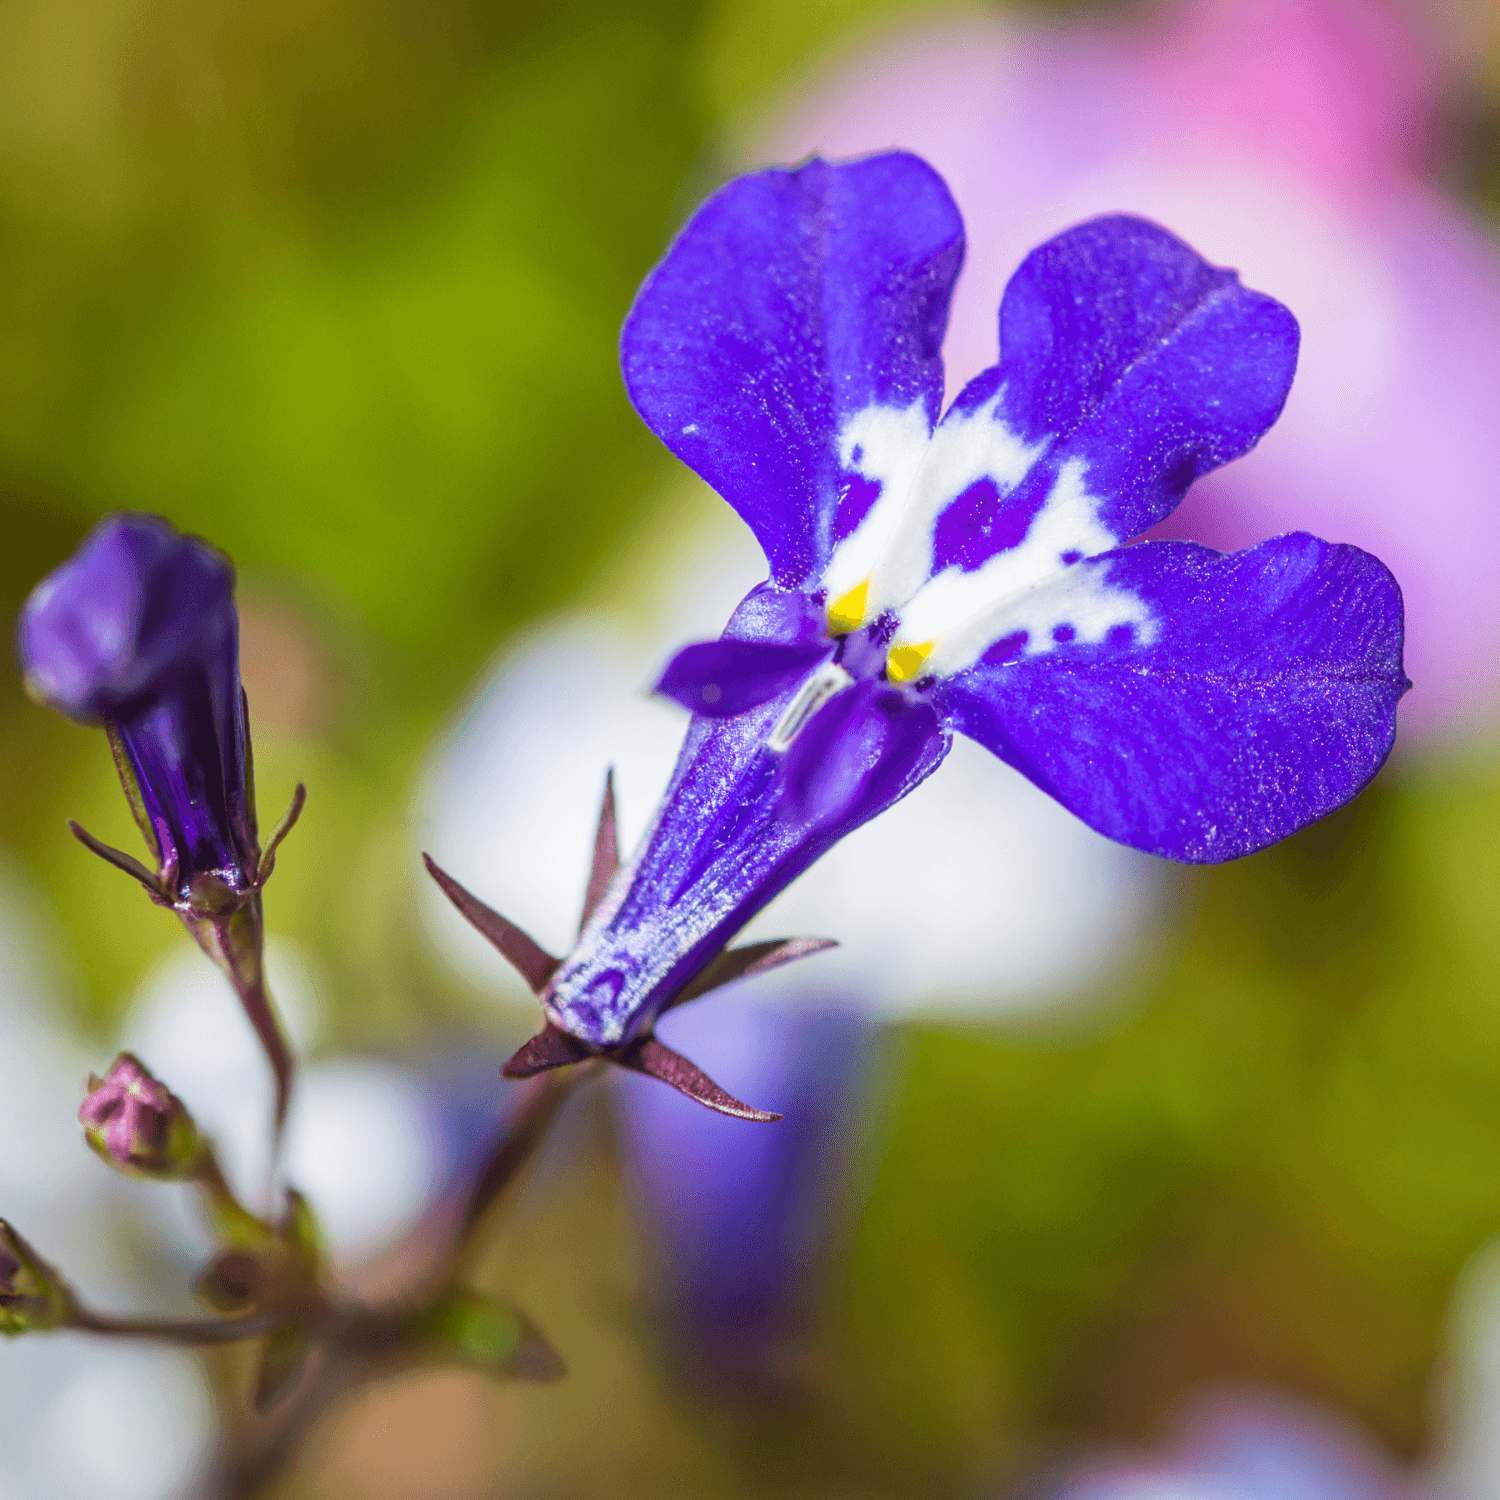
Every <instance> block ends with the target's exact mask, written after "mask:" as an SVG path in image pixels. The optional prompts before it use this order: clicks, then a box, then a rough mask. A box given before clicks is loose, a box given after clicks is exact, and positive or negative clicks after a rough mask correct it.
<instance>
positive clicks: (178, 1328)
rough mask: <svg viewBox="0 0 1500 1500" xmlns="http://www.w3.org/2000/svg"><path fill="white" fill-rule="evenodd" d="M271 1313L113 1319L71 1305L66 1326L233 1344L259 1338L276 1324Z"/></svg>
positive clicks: (168, 1340) (197, 1344)
mask: <svg viewBox="0 0 1500 1500" xmlns="http://www.w3.org/2000/svg"><path fill="white" fill-rule="evenodd" d="M276 1322H277V1318H276V1316H275V1315H274V1314H271V1313H257V1314H255V1315H253V1316H250V1317H244V1318H117V1317H113V1316H111V1315H110V1314H108V1313H99V1312H94V1311H93V1310H92V1309H91V1308H87V1307H84V1306H82V1305H81V1304H79V1303H78V1301H77V1300H76V1299H75V1300H74V1301H73V1304H72V1316H71V1317H70V1318H69V1320H68V1323H67V1326H68V1327H69V1328H78V1329H82V1330H84V1331H85V1332H87V1333H98V1334H103V1335H104V1336H105V1337H107V1338H116V1339H152V1340H154V1341H156V1342H158V1343H164V1344H176V1345H178V1346H179V1347H180V1348H183V1349H201V1348H205V1347H208V1346H210V1345H214V1344H235V1343H239V1342H241V1341H242V1340H244V1339H258V1338H263V1337H264V1336H265V1335H266V1334H268V1333H270V1332H271V1330H272V1329H273V1328H274V1327H275V1326H276Z"/></svg>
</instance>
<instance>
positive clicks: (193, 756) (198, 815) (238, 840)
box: [17, 514, 256, 893]
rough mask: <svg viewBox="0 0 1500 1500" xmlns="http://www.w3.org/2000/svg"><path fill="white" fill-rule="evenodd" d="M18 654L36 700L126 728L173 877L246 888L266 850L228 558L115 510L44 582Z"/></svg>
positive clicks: (23, 626) (29, 606)
mask: <svg viewBox="0 0 1500 1500" xmlns="http://www.w3.org/2000/svg"><path fill="white" fill-rule="evenodd" d="M17 652H18V655H19V656H20V660H21V666H22V669H23V670H24V671H25V673H26V681H27V686H28V687H29V689H30V690H31V692H32V693H33V694H34V695H35V696H36V697H38V698H40V699H42V701H43V702H46V703H48V704H50V705H51V706H52V707H54V708H56V709H58V710H60V711H61V712H62V713H65V714H67V715H68V716H69V717H71V718H75V719H80V720H82V721H83V722H85V723H98V722H100V721H102V720H105V719H108V720H109V721H110V722H111V723H113V724H114V726H115V728H116V729H117V730H118V732H119V735H120V739H121V741H122V742H123V744H124V747H125V752H126V755H127V756H128V758H129V760H130V764H131V769H132V770H133V771H134V773H135V779H136V782H137V784H138V786H139V788H140V794H141V800H142V803H143V804H144V808H145V812H146V815H147V817H148V819H149V820H150V823H151V826H152V828H153V829H154V831H155V836H156V840H157V842H158V844H159V846H160V848H159V851H158V852H159V855H160V859H161V866H162V870H163V872H164V873H165V872H166V871H167V870H168V869H169V868H170V869H173V870H175V876H174V878H175V879H176V880H177V882H178V884H179V887H180V889H181V890H182V891H183V892H184V893H185V892H186V891H187V890H188V888H189V887H190V886H191V884H192V881H193V879H194V877H195V876H197V875H198V874H200V873H205V872H213V873H215V874H219V875H221V876H222V877H223V878H224V879H225V880H227V881H228V883H229V884H230V885H231V886H232V887H234V888H236V889H246V888H247V887H248V886H249V885H250V884H251V883H252V881H253V879H254V876H255V871H256V859H255V854H254V849H253V843H254V839H253V834H252V830H251V826H250V819H251V816H252V810H251V809H250V807H249V804H248V800H247V787H246V761H247V755H246V728H245V716H244V707H243V701H242V697H241V692H240V677H239V617H238V615H237V614H236V613H235V607H234V570H233V568H231V567H230V565H229V562H228V560H227V559H226V558H225V557H224V556H223V555H222V554H221V553H219V552H217V551H215V550H214V548H212V547H210V546H209V545H208V544H207V543H206V542H202V541H199V540H198V539H197V538H196V537H190V536H183V535H181V534H179V533H178V532H177V531H175V530H174V529H173V528H172V527H171V526H170V525H168V523H167V522H165V521H163V520H161V519H160V518H159V517H156V516H147V515H131V514H124V515H115V516H109V517H106V518H105V519H104V520H103V521H101V522H100V523H99V525H98V526H96V527H95V528H94V529H93V531H91V532H90V533H89V535H88V536H87V537H86V538H85V539H84V542H83V544H82V546H80V547H79V549H78V551H77V552H76V553H75V554H74V555H73V556H72V557H70V558H69V559H68V560H67V561H66V562H64V563H62V564H61V565H60V566H59V567H57V568H55V569H54V570H53V571H52V572H51V573H50V574H48V576H47V577H46V578H45V579H43V580H42V582H41V583H39V584H38V585H37V587H36V588H35V589H34V590H33V591H32V594H31V597H30V598H29V599H28V600H27V601H26V605H25V608H24V609H23V610H22V612H21V619H20V623H19V625H18V627H17Z"/></svg>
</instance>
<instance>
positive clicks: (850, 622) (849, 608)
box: [828, 578, 870, 635]
mask: <svg viewBox="0 0 1500 1500" xmlns="http://www.w3.org/2000/svg"><path fill="white" fill-rule="evenodd" d="M869 593H870V580H869V579H868V578H866V579H864V580H863V581H862V582H860V583H856V584H855V585H854V587H853V588H852V589H850V590H849V592H848V593H847V594H840V595H839V596H838V598H837V599H835V600H834V601H833V603H832V604H830V605H829V606H828V628H829V630H830V631H832V633H833V634H834V635H848V634H849V632H850V631H851V630H858V629H859V627H860V626H861V625H863V624H864V623H865V600H866V598H868V597H869Z"/></svg>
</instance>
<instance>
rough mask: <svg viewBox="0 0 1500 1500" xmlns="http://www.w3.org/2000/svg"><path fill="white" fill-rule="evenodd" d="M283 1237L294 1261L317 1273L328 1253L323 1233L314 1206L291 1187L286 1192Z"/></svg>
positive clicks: (282, 1221) (282, 1224)
mask: <svg viewBox="0 0 1500 1500" xmlns="http://www.w3.org/2000/svg"><path fill="white" fill-rule="evenodd" d="M281 1236H282V1239H283V1240H285V1242H286V1247H287V1249H288V1250H289V1251H290V1252H291V1254H292V1256H293V1257H294V1259H296V1260H297V1261H299V1262H300V1263H301V1264H302V1265H304V1266H306V1267H308V1268H309V1269H310V1270H313V1271H316V1270H317V1268H318V1267H320V1266H321V1265H322V1264H323V1261H324V1258H325V1256H326V1253H327V1252H326V1249H325V1245H324V1240H323V1231H322V1229H321V1227H320V1226H319V1224H318V1219H317V1215H316V1214H314V1213H313V1210H312V1205H311V1204H310V1203H309V1202H308V1201H307V1199H306V1198H304V1197H303V1196H302V1194H301V1193H299V1192H298V1191H297V1189H296V1188H291V1187H289V1188H288V1189H287V1190H286V1213H285V1214H283V1215H282V1219H281Z"/></svg>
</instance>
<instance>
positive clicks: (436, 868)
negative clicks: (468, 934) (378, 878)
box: [422, 854, 562, 1066]
mask: <svg viewBox="0 0 1500 1500" xmlns="http://www.w3.org/2000/svg"><path fill="white" fill-rule="evenodd" d="M422 860H423V863H424V864H426V866H427V873H428V874H429V875H431V876H432V878H433V879H434V880H435V881H437V883H438V884H439V885H440V886H441V887H442V888H443V894H444V895H445V896H446V897H447V898H448V899H449V900H450V901H451V902H452V903H453V904H454V905H455V906H456V907H457V908H458V909H459V911H460V912H461V913H462V915H463V917H464V920H465V921H467V922H468V923H469V924H470V925H471V926H472V927H474V928H476V929H477V930H478V931H479V932H480V933H482V934H483V935H484V937H485V938H486V939H487V940H488V941H489V942H490V943H491V944H493V945H494V947H496V948H498V949H499V950H500V953H501V955H502V956H503V957H504V958H505V959H507V960H508V961H509V962H510V963H511V964H512V965H513V966H514V967H515V969H516V970H517V971H518V972H519V973H520V975H521V978H522V979H524V980H525V981H526V983H527V984H528V985H530V986H531V989H532V991H533V992H534V993H535V994H538V995H540V994H541V992H542V991H543V990H544V989H546V988H547V981H548V980H549V979H551V978H552V976H553V974H554V973H556V972H557V968H558V965H559V964H560V963H561V962H562V960H561V959H557V958H553V956H552V955H551V954H550V953H548V952H547V950H546V949H545V948H543V947H542V946H541V945H540V944H538V943H536V942H534V941H533V940H532V939H531V938H530V937H528V936H527V934H526V933H524V932H522V931H521V929H520V928H519V927H517V926H516V924H515V923H514V922H509V921H507V920H506V919H505V918H504V917H502V916H501V915H500V913H499V912H497V911H494V910H492V909H491V908H490V907H488V906H486V905H485V904H484V902H483V901H481V900H480V899H479V897H478V896H475V895H471V894H470V893H469V892H468V891H466V890H465V889H464V888H463V887H462V886H461V885H460V884H459V883H458V882H457V881H456V880H455V879H454V878H453V877H452V876H451V875H450V874H448V872H447V871H446V870H444V869H443V868H442V867H441V866H440V865H439V864H438V863H437V861H436V860H434V859H433V857H432V856H431V855H430V854H424V855H423V856H422ZM553 1066H555V1064H554V1065H553Z"/></svg>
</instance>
